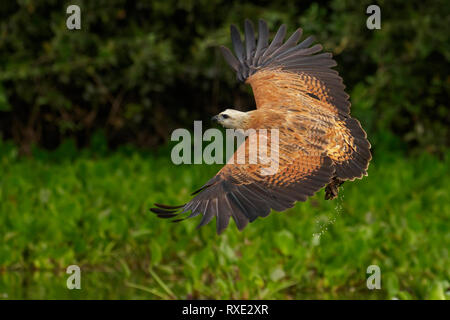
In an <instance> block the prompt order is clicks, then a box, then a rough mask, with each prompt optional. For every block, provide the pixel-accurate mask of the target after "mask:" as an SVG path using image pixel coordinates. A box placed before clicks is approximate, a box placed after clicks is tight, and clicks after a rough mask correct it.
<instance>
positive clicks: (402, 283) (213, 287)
mask: <svg viewBox="0 0 450 320" xmlns="http://www.w3.org/2000/svg"><path fill="white" fill-rule="evenodd" d="M95 140H96V142H95V147H93V148H92V149H84V150H83V151H82V152H81V153H80V152H79V151H77V148H76V146H75V142H74V141H71V140H68V141H66V142H64V143H63V144H61V145H60V146H59V147H58V148H57V149H56V150H55V151H52V152H48V151H44V150H42V149H34V150H33V159H30V158H25V157H19V156H18V150H17V147H15V146H14V145H13V144H12V143H8V144H0V167H1V168H3V169H4V174H3V175H1V176H0V212H1V213H2V214H1V215H0V242H1V243H2V245H1V246H0V299H1V298H11V299H13V298H35V299H50V298H56V299H62V298H67V299H74V298H95V299H98V298H139V299H140V298H151V299H171V298H212V299H221V298H228V299H236V298H241V299H280V298H285V299H304V298H307V299H312V298H318V299H327V298H339V299H346V298H354V299H360V298H368V299H379V298H388V299H392V298H398V299H445V298H446V299H449V298H450V296H449V292H450V291H449V290H450V283H449V279H450V268H449V266H450V257H449V251H448V248H450V233H449V230H448V222H449V220H450V201H448V200H449V194H450V175H449V173H448V168H449V166H450V154H449V153H448V152H447V153H446V154H445V155H444V157H443V160H442V161H440V160H438V159H437V158H436V157H435V156H432V155H429V154H426V153H424V154H421V155H419V156H418V157H409V158H404V157H402V156H399V155H398V154H391V153H382V154H378V156H376V157H375V158H374V159H373V161H372V164H371V166H370V167H369V178H366V179H363V180H358V181H355V182H352V183H345V184H344V185H343V189H342V190H341V192H340V197H339V198H338V199H337V200H335V201H325V200H324V199H323V198H324V192H323V190H322V191H321V192H319V193H318V194H317V195H316V196H314V197H313V198H311V199H309V200H308V201H307V202H304V203H298V204H297V205H296V206H295V207H294V208H293V209H290V210H288V211H286V212H284V213H276V212H275V213H272V214H271V215H269V216H268V217H267V218H264V219H257V220H256V221H254V222H253V223H251V224H250V225H248V226H247V227H246V228H245V229H244V230H243V231H242V232H239V231H238V230H237V228H236V227H235V225H234V223H233V222H231V223H230V226H229V227H228V229H227V230H226V231H225V232H224V233H223V234H222V235H221V236H217V235H216V233H215V232H216V231H215V229H216V228H215V225H214V221H213V223H210V224H208V225H207V226H204V227H202V228H200V229H196V228H195V227H196V225H197V224H198V223H199V221H200V218H199V217H197V218H193V219H189V220H186V221H183V222H180V223H177V224H174V223H170V222H168V221H167V220H162V219H158V218H156V217H155V216H154V215H153V214H152V213H150V212H149V211H148V208H149V207H150V206H151V204H152V203H153V202H164V203H173V204H177V203H184V202H185V201H186V199H188V198H189V193H190V192H191V191H192V190H195V189H197V188H198V187H199V186H201V185H202V184H203V183H204V182H205V181H206V180H207V179H208V178H209V177H211V176H212V175H213V174H214V173H215V172H216V170H217V166H207V165H204V166H200V165H192V166H187V165H185V166H173V165H172V164H171V162H170V159H169V158H167V157H163V156H161V155H162V154H167V153H168V150H165V149H161V150H160V151H159V152H161V154H154V153H152V154H150V153H148V152H142V151H141V152H138V151H136V150H135V149H133V148H132V147H129V146H122V147H120V148H119V149H118V150H117V151H116V152H111V151H108V150H107V148H106V139H104V138H102V137H101V136H96V139H95ZM174 181H177V182H178V183H173V182H174ZM149 195H151V196H149ZM318 234H320V236H318ZM71 264H77V265H79V266H80V267H81V270H82V280H81V281H82V283H81V285H82V288H83V289H84V290H67V289H66V287H65V283H66V279H67V276H68V275H67V274H66V273H65V268H66V267H67V266H68V265H71ZM373 264H375V265H378V266H379V267H380V269H381V286H382V288H381V290H368V289H367V287H366V279H367V277H368V275H367V274H366V269H367V267H368V266H369V265H373ZM74 291H76V292H74Z"/></svg>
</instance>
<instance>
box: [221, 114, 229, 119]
mask: <svg viewBox="0 0 450 320" xmlns="http://www.w3.org/2000/svg"><path fill="white" fill-rule="evenodd" d="M222 117H223V118H224V119H228V118H229V117H230V116H229V115H227V114H223V115H222Z"/></svg>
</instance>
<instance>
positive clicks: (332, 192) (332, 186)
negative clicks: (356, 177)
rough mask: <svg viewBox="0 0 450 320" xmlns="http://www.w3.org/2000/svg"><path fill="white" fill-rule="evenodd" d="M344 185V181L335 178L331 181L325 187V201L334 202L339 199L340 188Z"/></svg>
mask: <svg viewBox="0 0 450 320" xmlns="http://www.w3.org/2000/svg"><path fill="white" fill-rule="evenodd" d="M343 183H344V181H343V180H340V179H339V178H336V177H334V178H333V180H331V182H330V183H329V184H328V185H327V186H326V187H325V200H333V199H335V198H337V196H338V193H339V186H340V185H341V184H343Z"/></svg>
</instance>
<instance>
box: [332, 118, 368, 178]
mask: <svg viewBox="0 0 450 320" xmlns="http://www.w3.org/2000/svg"><path fill="white" fill-rule="evenodd" d="M339 127H340V129H341V130H339V131H338V132H339V136H338V137H336V138H337V139H336V141H337V142H336V145H334V146H331V148H330V149H329V150H328V156H329V157H330V158H331V159H332V160H333V163H334V167H335V170H336V172H335V175H336V177H337V178H339V179H340V180H354V179H355V178H359V179H360V178H362V177H363V176H365V175H367V168H368V166H369V161H370V160H371V159H372V154H371V153H370V147H371V146H370V142H369V140H367V135H366V132H365V131H364V130H363V129H362V127H361V124H360V123H359V121H358V120H356V119H354V118H351V117H349V118H346V119H344V120H342V121H340V125H339Z"/></svg>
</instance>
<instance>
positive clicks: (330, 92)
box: [151, 20, 371, 233]
mask: <svg viewBox="0 0 450 320" xmlns="http://www.w3.org/2000/svg"><path fill="white" fill-rule="evenodd" d="M285 33H286V27H285V26H284V25H283V26H281V27H280V29H279V30H278V32H277V33H276V35H275V37H274V39H273V41H272V42H271V43H270V44H269V41H268V37H269V33H268V29H267V25H266V23H265V22H264V21H262V20H260V21H259V34H258V41H257V42H256V39H255V35H254V30H253V25H252V23H251V22H250V21H248V20H246V21H245V47H244V44H243V43H242V41H241V39H240V35H239V31H238V30H237V28H236V27H235V26H232V27H231V38H232V42H233V47H234V51H235V53H236V57H235V56H234V55H233V54H232V53H231V51H230V50H229V49H228V48H226V47H221V50H222V53H223V55H224V57H225V59H226V61H227V62H228V63H229V64H230V66H231V67H232V68H233V69H234V70H235V71H236V73H237V78H238V80H241V81H245V82H246V83H248V84H250V85H251V87H252V89H253V93H254V96H255V100H256V107H257V109H256V110H253V111H251V112H248V113H247V114H246V116H245V118H244V120H242V121H240V122H239V124H240V128H241V129H244V130H246V129H278V130H279V150H278V153H275V152H274V153H271V154H270V156H269V157H270V158H271V159H272V160H274V161H275V160H276V157H278V158H279V160H278V171H277V172H276V173H275V174H272V175H263V174H262V173H261V172H262V170H261V169H262V168H263V167H264V165H263V164H261V163H256V164H251V163H249V161H246V162H245V164H237V163H236V161H234V163H227V164H226V165H225V166H224V167H223V168H222V169H221V170H220V171H219V172H218V173H217V175H216V176H214V177H213V178H212V179H211V180H209V181H208V182H207V183H206V184H205V185H204V186H203V187H202V188H201V189H200V190H198V192H197V193H196V196H195V197H194V198H193V199H192V200H191V201H190V202H188V203H187V204H185V205H182V206H176V207H172V206H166V205H160V204H155V205H156V207H157V208H152V209H151V210H152V211H153V212H154V213H156V214H157V215H158V216H159V217H161V218H172V217H177V216H178V215H179V214H182V213H185V212H189V211H190V212H191V214H190V215H189V216H188V217H187V218H190V217H194V216H197V215H199V214H202V215H203V216H202V219H201V221H200V224H199V226H203V225H205V224H207V223H208V222H210V221H211V220H212V219H213V218H214V217H216V221H217V223H216V225H217V232H218V233H221V232H222V231H223V230H224V229H225V228H226V227H227V226H228V223H229V220H230V217H232V218H233V220H234V221H235V223H236V225H237V227H238V229H239V230H242V229H243V228H244V227H245V226H246V225H247V223H248V222H252V221H254V220H255V219H256V218H257V217H264V216H267V215H268V214H269V213H270V211H271V209H274V210H276V211H284V210H286V209H288V208H291V207H293V206H294V204H295V202H296V201H305V200H306V199H307V198H308V197H309V196H312V195H313V194H314V193H315V192H317V191H318V190H320V189H321V188H323V187H325V186H326V189H325V193H326V194H325V198H326V199H334V198H335V197H336V196H337V194H338V188H339V185H341V184H342V183H343V182H344V181H346V180H354V179H355V178H362V177H363V176H364V175H367V167H368V165H369V161H370V160H371V153H370V143H369V141H368V140H367V138H366V133H365V132H364V130H363V129H362V128H361V125H360V124H359V122H358V120H356V119H354V118H352V117H351V116H350V115H349V112H350V102H349V101H348V97H349V96H348V95H347V94H346V93H345V91H344V88H345V86H344V84H343V82H342V79H341V78H340V77H339V75H338V73H337V72H336V71H335V70H332V69H331V67H333V66H335V65H336V62H335V61H334V60H333V59H332V55H331V53H319V52H320V51H321V50H322V46H321V45H319V44H316V45H313V46H311V44H312V43H313V39H312V37H308V38H306V39H305V40H303V41H302V42H300V43H299V44H297V42H298V40H299V39H300V37H301V35H302V30H301V29H298V30H297V31H296V32H294V34H293V35H292V36H291V37H290V38H289V39H288V40H287V41H286V42H284V43H283V39H284V36H285ZM253 135H256V136H257V137H256V138H257V140H258V141H268V142H269V144H268V149H269V150H270V141H271V139H270V131H268V132H267V133H262V132H259V131H256V132H254V133H253ZM250 138H251V135H250V136H249V137H248V138H247V139H250ZM261 139H262V140H261ZM247 141H248V140H247ZM239 148H246V151H247V152H246V153H245V154H246V155H248V144H247V143H246V144H242V145H241V146H240V147H239ZM241 151H242V150H241ZM238 152H239V149H238V151H237V152H236V153H238ZM236 153H235V156H234V157H236ZM180 220H182V219H177V220H176V221H180Z"/></svg>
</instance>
